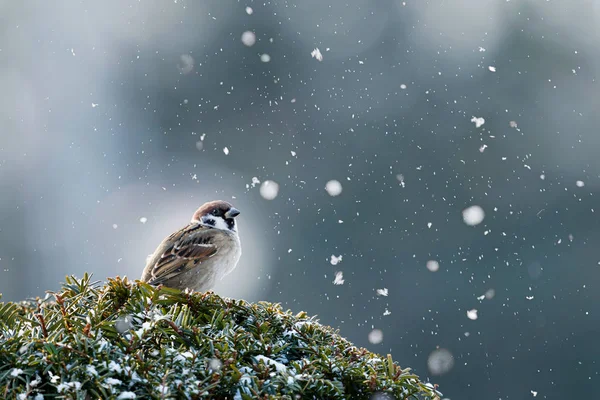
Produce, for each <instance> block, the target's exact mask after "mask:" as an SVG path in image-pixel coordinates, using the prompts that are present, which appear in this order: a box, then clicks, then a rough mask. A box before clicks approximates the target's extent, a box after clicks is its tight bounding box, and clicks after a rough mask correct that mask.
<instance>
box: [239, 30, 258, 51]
mask: <svg viewBox="0 0 600 400" xmlns="http://www.w3.org/2000/svg"><path fill="white" fill-rule="evenodd" d="M242 43H244V45H246V46H248V47H252V46H254V43H256V35H255V34H254V32H251V31H246V32H244V33H242Z"/></svg>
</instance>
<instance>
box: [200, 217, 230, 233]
mask: <svg viewBox="0 0 600 400" xmlns="http://www.w3.org/2000/svg"><path fill="white" fill-rule="evenodd" d="M208 221H210V222H211V223H207V222H208ZM202 222H203V224H204V225H207V226H212V227H213V228H216V229H221V230H224V231H228V230H229V226H227V222H225V220H224V219H223V218H222V217H215V216H212V215H210V216H205V217H202Z"/></svg>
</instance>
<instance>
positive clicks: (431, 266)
mask: <svg viewBox="0 0 600 400" xmlns="http://www.w3.org/2000/svg"><path fill="white" fill-rule="evenodd" d="M426 266H427V269H428V270H430V271H431V272H436V271H437V270H439V269H440V263H439V262H437V261H435V260H429V261H427V264H426Z"/></svg>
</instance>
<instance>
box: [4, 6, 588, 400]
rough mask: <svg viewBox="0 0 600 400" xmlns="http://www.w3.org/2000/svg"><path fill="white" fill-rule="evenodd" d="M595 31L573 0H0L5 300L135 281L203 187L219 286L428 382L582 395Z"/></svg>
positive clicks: (477, 395) (496, 394)
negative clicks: (223, 268)
mask: <svg viewBox="0 0 600 400" xmlns="http://www.w3.org/2000/svg"><path fill="white" fill-rule="evenodd" d="M598 26H600V3H598V2H594V1H590V0H570V1H568V2H567V1H542V0H455V1H444V0H432V1H416V0H412V1H411V0H407V1H400V0H377V1H374V0H349V1H323V0H296V1H283V0H280V1H269V2H263V1H260V2H259V1H252V0H245V1H244V0H241V1H234V0H210V1H209V0H207V1H192V0H175V1H170V2H169V1H162V0H144V1H132V0H118V1H117V0H105V1H102V2H100V1H78V2H62V3H61V2H36V3H35V5H32V4H26V3H24V2H15V1H3V2H1V3H0V88H1V93H2V94H1V95H0V292H1V293H3V300H5V301H6V300H21V299H25V298H28V297H34V296H43V295H44V292H45V291H46V290H56V289H58V288H59V285H60V282H61V281H63V280H64V277H65V275H71V274H74V275H77V276H81V275H82V274H83V273H84V272H86V271H87V272H90V273H93V274H94V277H95V278H96V279H98V280H105V279H106V278H107V277H112V276H116V275H120V276H123V275H127V276H128V277H131V278H135V279H137V278H138V277H139V276H140V274H141V271H142V268H143V266H144V263H145V258H146V256H147V255H148V254H150V253H152V252H153V251H154V249H155V247H156V246H157V245H158V243H159V242H160V241H161V240H162V239H163V238H164V237H165V236H166V235H168V234H170V233H171V232H172V231H174V230H175V229H178V228H180V227H182V226H183V225H185V224H186V223H187V222H188V221H189V220H190V218H191V215H192V214H193V212H194V211H195V209H196V208H197V207H198V206H199V205H201V204H202V203H203V202H205V201H208V200H213V199H223V200H228V201H231V202H232V203H233V204H234V205H235V206H236V207H237V208H239V209H240V210H241V211H242V214H241V216H240V218H239V223H240V228H239V229H240V235H241V238H242V243H243V252H244V254H243V257H242V260H241V262H240V264H239V265H238V268H237V269H236V270H235V272H234V273H233V274H231V275H229V276H227V277H226V278H225V279H224V280H223V281H222V282H221V283H220V284H219V286H218V287H217V288H216V291H217V292H218V293H220V294H222V295H225V296H231V297H237V298H244V299H246V300H249V301H257V300H267V301H271V302H280V303H282V305H283V307H284V308H286V309H287V308H289V309H291V310H293V311H294V312H298V311H300V310H305V311H307V312H308V313H309V314H316V315H318V316H319V318H320V320H321V322H322V323H324V324H327V325H331V326H333V327H335V328H338V329H340V333H341V334H342V335H343V336H346V337H348V338H349V339H350V340H351V341H353V342H354V343H355V344H356V345H358V346H364V347H366V348H368V349H369V350H371V351H374V352H378V353H381V354H386V353H391V354H392V355H393V357H394V359H395V360H397V361H398V362H399V363H400V364H401V365H402V366H403V367H406V366H410V367H412V368H413V369H414V370H415V372H416V373H417V374H418V375H420V376H421V377H422V378H424V379H426V380H431V381H432V382H435V383H439V384H440V391H441V392H442V393H444V396H445V398H447V399H502V400H507V399H527V398H534V397H537V398H542V399H569V398H579V397H582V398H583V397H585V398H593V397H594V395H593V393H595V387H596V386H597V384H598V380H599V376H598V373H599V368H600V365H599V364H600V361H599V360H600V349H599V346H598V337H599V336H598V335H599V333H600V312H599V311H598V304H599V301H600V290H599V288H598V285H599V279H600V265H599V264H600V253H599V252H598V247H597V246H598V242H599V241H600V229H599V228H598V222H599V221H598V214H599V213H600V205H598V201H597V199H598V196H599V195H600V160H599V159H598V157H597V153H598V148H599V146H600V135H599V134H598V128H597V127H598V124H599V123H600V117H599V116H598V108H599V107H600V91H599V86H598V82H597V79H598V71H599V70H600V68H599V67H600V52H599V51H598V50H599V45H598V43H599V40H600V30H599V29H598ZM590 396H591V397H590Z"/></svg>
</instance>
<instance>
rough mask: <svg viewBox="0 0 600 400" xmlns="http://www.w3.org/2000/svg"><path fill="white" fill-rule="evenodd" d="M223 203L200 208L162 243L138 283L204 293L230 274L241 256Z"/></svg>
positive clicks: (231, 210)
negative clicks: (189, 220)
mask: <svg viewBox="0 0 600 400" xmlns="http://www.w3.org/2000/svg"><path fill="white" fill-rule="evenodd" d="M239 213H240V212H239V211H238V210H237V209H235V208H234V207H233V206H232V205H231V204H229V203H228V202H226V201H222V200H216V201H211V202H209V203H205V204H203V205H202V206H201V207H200V208H199V209H198V210H197V211H196V212H195V213H194V216H193V217H192V221H191V222H190V223H189V224H188V225H187V226H185V227H184V228H182V229H180V230H178V231H177V232H175V233H173V234H171V235H170V236H169V237H167V238H166V239H164V240H163V241H162V243H161V244H160V245H159V246H158V248H157V249H156V251H155V252H154V254H153V255H152V256H150V257H149V258H148V260H147V263H146V268H144V272H143V273H142V278H141V280H142V281H143V282H147V283H149V284H151V285H159V284H163V285H165V286H167V287H171V288H175V289H180V290H183V289H186V288H189V289H193V290H196V291H206V290H209V289H211V288H212V287H213V286H214V284H215V282H216V281H217V279H221V278H223V277H224V276H225V275H227V274H228V273H230V272H231V271H233V269H234V268H235V266H236V265H237V263H238V261H239V259H240V256H241V254H242V248H241V245H240V238H239V236H238V232H237V227H236V224H235V217H237V216H238V215H239Z"/></svg>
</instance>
